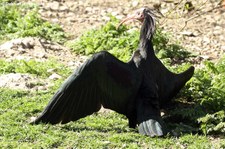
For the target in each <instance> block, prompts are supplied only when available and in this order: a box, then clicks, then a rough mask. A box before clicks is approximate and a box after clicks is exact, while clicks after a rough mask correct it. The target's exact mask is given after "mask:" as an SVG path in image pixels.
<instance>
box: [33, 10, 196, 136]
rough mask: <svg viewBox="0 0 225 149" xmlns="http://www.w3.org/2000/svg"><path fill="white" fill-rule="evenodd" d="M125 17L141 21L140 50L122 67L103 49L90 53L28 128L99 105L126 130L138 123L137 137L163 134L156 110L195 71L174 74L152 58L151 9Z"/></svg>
mask: <svg viewBox="0 0 225 149" xmlns="http://www.w3.org/2000/svg"><path fill="white" fill-rule="evenodd" d="M130 19H136V20H139V21H141V22H142V23H143V24H142V27H141V33H140V43H139V47H138V49H137V50H136V51H135V52H134V54H133V56H132V58H131V60H130V61H129V62H128V63H124V62H122V61H120V60H118V59H117V58H116V57H114V56H113V55H111V54H110V53H108V52H106V51H102V52H99V53H96V54H94V55H93V56H92V57H91V58H90V59H89V60H87V61H86V62H85V63H84V64H83V65H82V66H81V67H80V68H78V69H77V70H76V71H75V72H74V73H73V74H72V75H71V76H70V77H69V78H68V79H67V80H66V81H65V82H64V84H63V85H62V86H61V88H60V89H59V90H58V91H57V92H56V94H55V95H54V96H53V98H52V99H51V101H50V102H49V104H48V105H47V107H46V108H45V110H44V111H43V112H42V114H41V115H40V116H39V117H37V119H36V120H34V121H33V122H32V124H38V123H40V122H42V123H51V124H56V123H62V124H65V123H68V122H70V121H76V120H78V119H80V118H83V117H85V116H87V115H90V114H92V113H94V112H97V111H99V109H100V108H101V106H103V107H104V108H108V109H111V110H114V111H116V112H118V113H120V114H124V115H125V116H126V117H127V118H128V120H129V127H131V128H135V127H136V126H137V125H138V130H139V132H140V133H141V134H145V135H149V136H162V135H164V134H166V133H167V130H166V126H165V124H164V123H163V120H162V118H161V116H160V108H161V107H162V105H163V104H166V103H168V101H170V100H171V99H172V98H173V97H174V96H175V95H176V94H177V93H178V92H179V90H180V89H181V88H182V87H183V86H184V85H185V83H186V82H187V81H188V80H189V79H190V78H191V77H192V75H193V73H194V67H190V68H189V69H188V70H186V71H185V72H183V73H181V74H174V73H172V72H170V71H169V70H168V69H167V68H166V67H165V66H164V65H163V64H162V63H161V61H160V60H159V59H158V58H157V57H156V56H155V53H154V49H153V45H152V41H151V40H152V37H153V34H154V32H155V15H154V14H153V13H152V10H151V9H149V8H142V9H140V10H138V11H137V12H136V13H135V14H134V15H132V16H131V17H128V18H127V19H125V20H124V21H123V22H125V21H127V20H130ZM123 22H122V23H123Z"/></svg>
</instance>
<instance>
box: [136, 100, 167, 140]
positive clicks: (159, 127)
mask: <svg viewBox="0 0 225 149" xmlns="http://www.w3.org/2000/svg"><path fill="white" fill-rule="evenodd" d="M154 102H155V101H154ZM137 122H138V131H139V133H141V134H144V135H148V136H151V137H154V136H163V135H165V134H166V133H167V130H166V127H165V124H164V122H163V120H162V118H161V116H160V109H159V106H156V105H155V103H152V101H151V99H146V98H140V99H138V103H137Z"/></svg>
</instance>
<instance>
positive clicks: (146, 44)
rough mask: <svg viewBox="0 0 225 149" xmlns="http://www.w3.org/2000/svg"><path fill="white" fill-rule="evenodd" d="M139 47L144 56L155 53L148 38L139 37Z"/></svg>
mask: <svg viewBox="0 0 225 149" xmlns="http://www.w3.org/2000/svg"><path fill="white" fill-rule="evenodd" d="M139 49H140V52H141V53H143V54H145V55H146V57H148V56H154V55H155V52H154V49H153V44H152V41H151V40H150V39H147V38H141V39H140V43H139Z"/></svg>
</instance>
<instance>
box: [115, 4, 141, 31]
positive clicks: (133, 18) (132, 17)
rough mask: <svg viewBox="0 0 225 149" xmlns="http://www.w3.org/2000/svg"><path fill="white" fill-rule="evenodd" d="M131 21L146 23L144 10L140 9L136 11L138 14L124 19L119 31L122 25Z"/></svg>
mask: <svg viewBox="0 0 225 149" xmlns="http://www.w3.org/2000/svg"><path fill="white" fill-rule="evenodd" d="M129 20H138V21H140V22H143V21H144V14H143V8H142V9H139V10H138V11H136V13H134V14H132V15H130V16H128V17H127V18H125V19H123V20H122V21H121V22H120V23H119V25H118V26H117V29H118V28H119V26H120V25H122V24H123V23H125V22H127V21H129Z"/></svg>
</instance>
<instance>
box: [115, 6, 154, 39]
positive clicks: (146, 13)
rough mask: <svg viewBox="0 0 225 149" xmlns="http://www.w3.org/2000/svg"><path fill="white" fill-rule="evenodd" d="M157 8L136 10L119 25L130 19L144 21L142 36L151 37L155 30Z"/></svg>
mask: <svg viewBox="0 0 225 149" xmlns="http://www.w3.org/2000/svg"><path fill="white" fill-rule="evenodd" d="M156 13H158V12H157V11H156V10H153V9H150V8H148V7H144V8H141V9H138V10H136V11H135V13H133V14H131V15H129V16H128V17H127V18H125V19H123V20H122V21H121V22H120V24H119V25H118V27H119V26H120V25H122V24H123V23H125V22H127V21H129V20H138V21H140V22H141V23H142V29H141V36H145V37H146V38H147V39H151V38H152V36H153V34H154V32H155V18H156V17H157V16H156V15H155V14H156Z"/></svg>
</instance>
